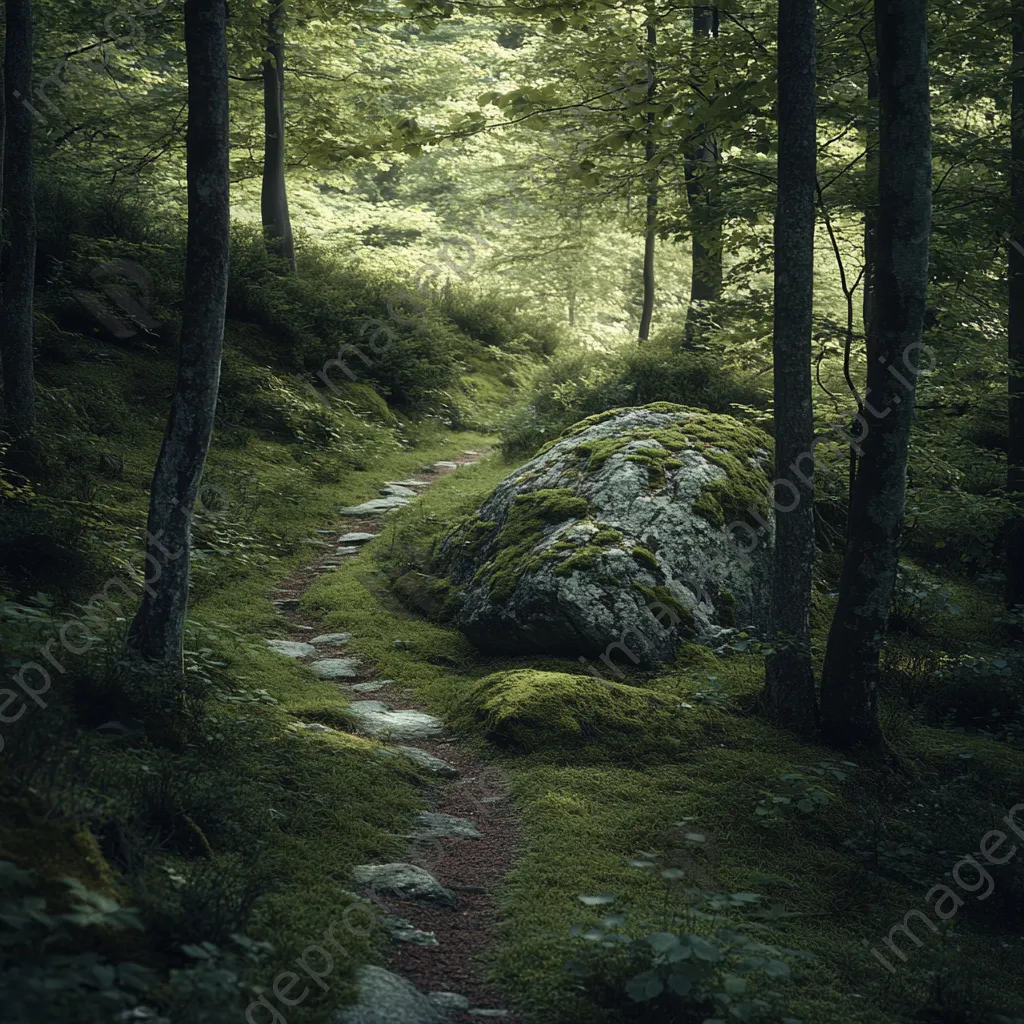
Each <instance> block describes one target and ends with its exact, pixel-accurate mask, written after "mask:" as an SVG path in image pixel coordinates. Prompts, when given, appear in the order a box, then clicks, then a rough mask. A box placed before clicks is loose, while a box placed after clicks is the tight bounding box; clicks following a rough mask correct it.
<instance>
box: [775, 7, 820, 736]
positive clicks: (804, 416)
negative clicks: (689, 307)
mask: <svg viewBox="0 0 1024 1024" xmlns="http://www.w3.org/2000/svg"><path fill="white" fill-rule="evenodd" d="M778 40H779V52H778V66H779V100H778V121H779V163H778V179H779V184H778V192H777V197H776V207H775V260H774V263H775V312H774V318H775V322H774V344H773V353H774V372H775V465H776V473H777V475H778V477H779V479H780V480H782V481H784V484H783V486H781V487H780V486H777V487H776V505H775V507H776V509H777V510H778V515H777V516H776V517H775V552H774V556H773V558H774V562H773V570H772V606H771V627H770V631H769V632H770V642H771V643H772V644H773V645H774V647H775V653H774V654H771V655H769V656H768V658H767V659H766V661H765V697H766V700H767V705H768V711H769V714H770V715H771V717H772V720H773V721H775V722H776V724H778V725H782V726H786V727H789V728H793V729H796V730H798V731H800V732H803V733H811V732H812V731H814V729H815V728H816V726H817V711H818V708H817V701H816V699H815V693H814V668H813V665H812V663H811V647H810V640H811V629H810V614H811V585H812V570H813V567H814V482H813V478H812V476H810V475H808V474H806V472H805V470H806V469H807V468H808V467H806V466H803V465H801V464H800V462H799V459H800V456H801V455H803V454H805V453H807V452H809V451H812V450H813V443H812V442H813V440H814V415H813V412H812V404H811V314H812V309H813V305H814V200H815V194H816V191H815V187H816V175H817V117H816V104H815V88H816V74H815V0H779V34H778ZM804 461H805V462H806V461H807V460H806V459H805V460H804Z"/></svg>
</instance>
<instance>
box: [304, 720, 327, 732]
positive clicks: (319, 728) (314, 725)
mask: <svg viewBox="0 0 1024 1024" xmlns="http://www.w3.org/2000/svg"><path fill="white" fill-rule="evenodd" d="M298 728H299V729H304V730H305V731H306V732H334V730H333V729H332V728H331V727H330V726H329V725H324V724H323V723H322V722H301V723H299V725H298Z"/></svg>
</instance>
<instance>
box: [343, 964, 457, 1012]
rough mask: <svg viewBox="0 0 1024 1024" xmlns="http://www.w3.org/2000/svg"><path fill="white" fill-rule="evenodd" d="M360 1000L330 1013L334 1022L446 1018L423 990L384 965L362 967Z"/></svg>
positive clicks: (358, 983)
mask: <svg viewBox="0 0 1024 1024" xmlns="http://www.w3.org/2000/svg"><path fill="white" fill-rule="evenodd" d="M355 982H356V987H357V989H358V993H359V996H358V1001H357V1002H356V1003H355V1004H353V1005H352V1006H346V1007H343V1008H342V1009H341V1010H338V1011H336V1012H335V1013H334V1014H332V1015H331V1017H330V1024H442V1022H443V1021H444V1020H445V1019H446V1018H445V1015H444V1013H443V1012H442V1011H441V1010H439V1009H438V1008H437V1007H436V1006H435V1005H434V1004H433V1003H432V1002H431V1001H430V1000H429V999H428V998H427V997H426V996H425V995H424V994H423V993H422V992H420V991H419V989H417V988H416V987H415V986H414V985H412V984H411V983H410V982H408V981H406V979H405V978H401V977H399V976H398V975H397V974H392V973H391V972H390V971H385V970H384V968H383V967H360V968H358V969H357V971H356V976H355Z"/></svg>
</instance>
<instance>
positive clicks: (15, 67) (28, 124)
mask: <svg viewBox="0 0 1024 1024" xmlns="http://www.w3.org/2000/svg"><path fill="white" fill-rule="evenodd" d="M6 11H7V17H6V39H5V43H4V99H3V102H4V107H5V108H6V109H5V116H4V127H5V130H6V144H5V145H4V148H3V156H4V171H3V186H4V191H3V202H4V220H5V222H6V226H7V249H6V252H5V255H4V264H3V298H2V302H0V350H2V351H0V355H2V362H3V374H4V419H5V426H6V427H7V429H8V430H9V431H10V432H11V434H12V435H13V436H14V437H15V438H16V439H17V440H18V441H25V442H31V439H32V436H33V435H34V434H35V428H36V398H35V379H34V378H35V374H34V370H33V366H32V335H33V329H32V320H33V300H34V293H35V277H36V204H35V165H34V157H33V140H32V129H33V118H32V111H31V109H30V108H29V107H28V105H27V104H26V103H25V102H23V100H26V99H27V98H28V97H29V96H31V95H32V0H7V3H6Z"/></svg>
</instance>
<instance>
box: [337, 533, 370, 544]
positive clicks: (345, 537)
mask: <svg viewBox="0 0 1024 1024" xmlns="http://www.w3.org/2000/svg"><path fill="white" fill-rule="evenodd" d="M376 536H377V534H375V533H365V532H359V531H357V532H355V533H343V534H342V535H341V536H340V537H339V538H338V543H339V544H365V543H366V542H367V541H370V540H373V538H374V537H376Z"/></svg>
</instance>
